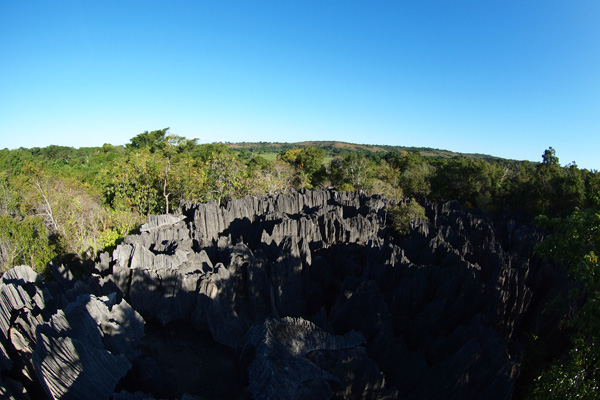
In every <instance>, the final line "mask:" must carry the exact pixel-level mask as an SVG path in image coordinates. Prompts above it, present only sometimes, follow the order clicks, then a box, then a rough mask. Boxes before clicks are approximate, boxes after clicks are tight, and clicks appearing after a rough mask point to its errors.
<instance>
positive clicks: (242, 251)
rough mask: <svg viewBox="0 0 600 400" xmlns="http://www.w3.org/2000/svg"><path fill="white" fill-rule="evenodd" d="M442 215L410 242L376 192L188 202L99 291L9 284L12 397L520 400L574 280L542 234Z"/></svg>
mask: <svg viewBox="0 0 600 400" xmlns="http://www.w3.org/2000/svg"><path fill="white" fill-rule="evenodd" d="M424 205H425V207H426V214H427V218H426V219H422V220H415V221H413V222H412V225H411V233H410V234H409V235H408V236H406V237H402V238H401V237H397V236H394V235H392V232H390V231H389V229H388V227H387V215H386V211H385V201H384V200H383V199H382V198H380V197H377V196H368V195H366V194H365V193H362V192H336V191H330V190H322V191H301V192H298V193H293V194H281V195H274V196H267V197H264V198H256V197H246V198H242V199H238V200H232V201H229V202H227V203H225V204H217V203H214V202H213V203H207V204H185V205H183V206H182V207H181V209H180V212H179V215H178V216H172V215H169V216H155V217H151V218H150V219H149V222H148V223H147V224H145V225H144V226H143V227H142V228H141V230H140V232H139V234H136V235H131V236H128V237H126V238H125V240H124V241H123V243H122V244H121V245H119V246H118V247H117V248H116V249H115V250H114V252H113V253H112V254H108V253H106V254H103V255H101V256H100V257H99V260H98V263H97V265H96V271H95V273H94V274H93V275H92V276H90V277H88V278H85V279H84V280H81V281H76V280H74V279H73V277H72V276H71V275H70V274H69V273H68V270H66V269H64V268H62V269H61V268H55V269H54V271H53V272H54V275H55V277H56V282H52V283H49V282H44V281H42V280H41V278H40V277H39V276H38V275H37V274H35V273H34V272H33V271H31V270H30V269H28V268H27V267H19V268H17V269H14V270H12V271H9V272H7V273H6V274H5V275H4V276H3V277H2V281H1V282H0V295H1V297H0V368H2V371H4V373H3V374H2V379H3V380H4V381H5V382H8V383H7V384H6V385H5V386H2V385H0V386H2V387H3V389H2V390H5V393H7V395H13V397H14V396H17V397H18V396H19V395H20V394H22V393H25V392H27V393H29V394H30V396H31V397H36V398H37V397H40V398H44V397H43V396H45V397H46V398H110V397H111V396H113V398H115V399H138V398H150V397H152V396H154V397H156V398H206V399H210V398H214V399H216V398H219V399H226V398H231V399H236V398H247V399H249V398H254V399H270V398H297V399H300V398H352V399H392V398H408V399H421V398H445V399H447V398H450V399H452V398H486V399H509V398H511V396H512V394H513V391H514V384H515V380H516V379H517V377H518V376H519V373H520V365H521V359H522V356H523V350H522V345H521V340H522V337H523V331H524V329H525V328H526V325H527V324H531V321H535V324H538V325H539V326H549V325H548V324H551V321H548V320H543V319H542V317H539V315H541V313H540V312H539V311H540V309H541V307H542V304H543V302H544V299H545V298H546V297H548V296H550V293H555V292H556V291H557V290H558V289H557V288H558V287H559V286H560V283H559V278H558V275H557V274H556V273H555V272H554V271H553V269H552V267H549V266H542V265H540V264H539V262H538V261H536V260H535V259H532V256H531V255H532V249H533V245H534V244H535V243H536V242H537V241H539V239H540V236H539V234H537V233H536V231H535V230H534V229H531V228H529V227H528V226H527V225H525V224H520V223H519V222H517V220H515V219H510V218H499V219H496V220H495V221H492V219H490V217H488V216H485V215H483V214H477V213H474V212H470V211H466V210H464V209H462V208H461V207H460V205H459V204H458V203H456V202H447V203H443V204H429V203H427V204H424ZM75 322H76V323H75ZM527 329H533V328H532V327H531V326H529V327H528V328H527ZM59 370H67V371H69V372H68V373H66V374H64V373H63V374H60V373H58V372H57V371H59ZM92 385H94V389H95V392H94V394H93V395H91V394H90V395H89V396H88V391H90V390H91V387H92ZM5 393H2V394H3V395H4V394H5ZM93 396H96V397H93Z"/></svg>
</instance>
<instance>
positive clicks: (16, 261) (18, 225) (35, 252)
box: [0, 215, 55, 273]
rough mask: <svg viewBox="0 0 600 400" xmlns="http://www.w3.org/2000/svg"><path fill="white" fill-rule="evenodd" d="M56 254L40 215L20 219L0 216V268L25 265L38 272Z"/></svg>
mask: <svg viewBox="0 0 600 400" xmlns="http://www.w3.org/2000/svg"><path fill="white" fill-rule="evenodd" d="M54 256H55V251H54V246H53V245H52V244H50V241H49V240H48V230H47V229H46V226H45V225H44V221H43V220H42V219H41V218H39V217H26V218H25V219H23V220H21V221H19V220H17V219H15V218H13V217H10V216H8V215H0V271H1V272H4V271H6V270H8V269H10V268H12V267H14V266H17V265H23V264H27V265H29V266H31V267H32V268H33V269H35V270H37V271H38V272H39V273H44V272H45V270H46V266H47V265H48V263H49V262H50V260H52V258H53V257H54Z"/></svg>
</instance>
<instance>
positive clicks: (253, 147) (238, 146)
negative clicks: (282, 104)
mask: <svg viewBox="0 0 600 400" xmlns="http://www.w3.org/2000/svg"><path fill="white" fill-rule="evenodd" d="M225 144H226V145H227V147H229V148H230V149H231V150H235V151H243V150H247V151H251V152H254V153H258V154H263V153H280V152H284V151H287V150H291V149H296V148H301V147H306V146H314V147H317V148H320V149H323V150H325V152H326V153H327V155H329V156H336V155H339V154H343V153H348V152H353V153H361V154H369V153H387V152H390V151H397V152H400V151H406V152H419V153H420V154H421V155H422V156H424V157H432V158H452V157H456V156H464V157H467V158H474V159H481V160H486V161H491V160H504V159H503V158H500V157H494V156H490V155H487V154H473V153H457V152H453V151H449V150H441V149H433V148H431V147H405V146H389V145H373V144H356V143H347V142H337V141H325V140H323V141H305V142H295V143H283V142H238V143H225Z"/></svg>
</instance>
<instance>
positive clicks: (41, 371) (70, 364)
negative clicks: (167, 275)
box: [0, 266, 144, 399]
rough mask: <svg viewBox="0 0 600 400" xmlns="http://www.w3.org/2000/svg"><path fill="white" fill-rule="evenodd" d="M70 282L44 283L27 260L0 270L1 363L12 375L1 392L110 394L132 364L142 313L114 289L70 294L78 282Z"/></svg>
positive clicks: (73, 395) (77, 396)
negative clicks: (104, 292) (65, 284)
mask: <svg viewBox="0 0 600 400" xmlns="http://www.w3.org/2000/svg"><path fill="white" fill-rule="evenodd" d="M70 283H72V282H70ZM83 286H85V284H83V283H82V282H80V285H79V288H78V289H75V290H82V287H83ZM65 289H66V288H65V287H58V286H56V285H46V284H45V282H43V280H42V278H41V276H39V275H38V274H36V273H35V272H34V271H33V270H32V269H31V268H29V267H27V266H21V267H16V268H14V269H12V270H10V271H8V272H6V273H5V274H4V275H3V276H2V279H1V280H0V325H1V327H0V350H1V351H0V357H1V360H0V361H1V363H0V365H1V368H2V369H1V371H2V376H3V378H4V377H9V379H10V382H12V388H11V385H10V384H6V386H4V385H3V389H2V390H4V391H5V392H4V393H3V395H6V396H8V397H9V398H10V396H11V395H12V396H13V398H32V399H33V398H50V399H82V398H86V399H106V398H108V397H109V396H111V395H112V393H113V391H114V389H115V387H116V386H117V383H118V382H119V380H120V379H121V378H122V377H123V376H124V375H125V374H126V372H127V371H128V370H129V369H130V368H131V360H133V359H134V358H135V356H136V347H137V344H138V342H139V339H140V338H141V336H143V332H144V321H143V319H142V318H141V316H140V315H139V314H138V313H137V312H136V311H134V310H133V309H132V308H131V306H129V304H127V302H126V301H124V300H120V301H117V296H116V293H111V294H110V295H109V296H103V297H96V296H95V295H93V294H91V293H90V291H87V293H85V294H81V295H78V296H77V297H76V298H75V300H74V301H68V299H67V297H68V292H69V290H70V294H73V293H74V292H73V289H74V286H73V287H72V288H71V289H69V290H65ZM61 296H62V298H61ZM15 378H16V379H15ZM5 382H6V380H5ZM15 388H17V389H16V390H15Z"/></svg>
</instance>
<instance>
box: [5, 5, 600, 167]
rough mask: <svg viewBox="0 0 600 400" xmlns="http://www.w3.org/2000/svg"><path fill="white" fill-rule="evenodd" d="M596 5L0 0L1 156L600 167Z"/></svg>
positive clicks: (598, 16)
mask: <svg viewBox="0 0 600 400" xmlns="http://www.w3.org/2000/svg"><path fill="white" fill-rule="evenodd" d="M599 21H600V2H598V1H597V0H589V1H577V0H575V1H570V2H567V1H554V0H546V1H512V0H511V1H502V2H500V1H453V2H448V1H441V0H440V1H419V2H416V1H415V2H400V1H371V2H367V1H364V0H363V1H352V0H350V1H349V0H344V1H342V0H337V1H295V2H292V1H220V2H216V1H211V2H203V1H172V2H168V1H110V0H109V1H27V2H17V1H2V2H0V148H5V147H7V148H18V147H34V146H37V147H43V146H47V145H50V144H57V145H66V146H73V147H83V146H101V145H102V144H104V143H111V144H125V143H127V142H128V141H129V139H130V138H132V137H134V136H135V135H137V134H138V133H140V132H143V131H145V130H154V129H161V128H165V127H170V128H171V132H172V133H175V134H178V135H181V136H185V137H187V138H199V142H215V141H229V142H237V141H267V142H272V141H285V142H297V141H303V140H340V141H346V142H353V143H367V144H388V145H400V146H416V147H433V148H440V149H447V150H453V151H458V152H468V153H484V154H491V155H495V156H499V157H505V158H511V159H519V160H524V159H527V160H533V161H540V160H541V155H542V153H543V152H544V150H545V149H547V148H548V147H549V146H552V147H554V148H555V149H556V151H557V156H558V157H559V158H560V161H561V163H562V164H563V165H564V164H566V163H569V162H572V161H575V162H576V163H577V164H578V165H579V166H580V167H584V168H588V169H600V157H598V149H599V148H600V129H599V128H600V23H599Z"/></svg>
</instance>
